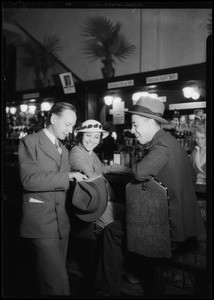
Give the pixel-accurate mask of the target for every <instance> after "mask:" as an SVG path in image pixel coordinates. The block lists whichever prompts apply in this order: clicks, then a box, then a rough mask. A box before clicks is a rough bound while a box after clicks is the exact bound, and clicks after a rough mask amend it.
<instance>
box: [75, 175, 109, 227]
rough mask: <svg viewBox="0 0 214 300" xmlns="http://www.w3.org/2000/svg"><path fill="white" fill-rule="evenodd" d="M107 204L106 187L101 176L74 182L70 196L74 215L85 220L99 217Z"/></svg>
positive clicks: (89, 220)
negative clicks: (91, 179)
mask: <svg viewBox="0 0 214 300" xmlns="http://www.w3.org/2000/svg"><path fill="white" fill-rule="evenodd" d="M107 204H108V189H107V185H106V181H105V179H103V178H97V179H95V180H93V181H88V182H87V181H79V182H77V183H76V186H75V189H74V193H73V196H72V205H73V210H74V213H75V214H76V216H77V217H78V218H79V219H81V220H82V221H85V222H93V221H95V220H97V219H98V218H100V217H101V216H102V214H103V213H104V211H105V209H106V207H107Z"/></svg>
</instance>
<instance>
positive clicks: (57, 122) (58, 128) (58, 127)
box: [51, 109, 77, 140]
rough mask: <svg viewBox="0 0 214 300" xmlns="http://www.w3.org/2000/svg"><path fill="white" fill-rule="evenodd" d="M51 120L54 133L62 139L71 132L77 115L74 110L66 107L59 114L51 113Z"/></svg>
mask: <svg viewBox="0 0 214 300" xmlns="http://www.w3.org/2000/svg"><path fill="white" fill-rule="evenodd" d="M51 120H52V130H53V133H54V135H55V136H56V137H57V138H58V139H60V140H64V139H65V138H66V137H67V136H68V134H69V133H72V132H73V127H74V125H75V124H76V121H77V116H76V113H75V112H74V111H72V110H70V109H66V110H64V111H63V112H62V114H61V116H58V115H55V114H53V115H52V117H51Z"/></svg>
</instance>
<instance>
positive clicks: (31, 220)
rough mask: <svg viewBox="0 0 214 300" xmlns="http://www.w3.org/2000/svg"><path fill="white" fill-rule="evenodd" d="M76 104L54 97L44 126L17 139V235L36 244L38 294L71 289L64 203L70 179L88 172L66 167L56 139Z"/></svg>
mask: <svg viewBox="0 0 214 300" xmlns="http://www.w3.org/2000/svg"><path fill="white" fill-rule="evenodd" d="M76 119H77V117H76V109H75V107H74V106H73V105H72V104H70V103H66V102H57V103H55V104H54V105H53V106H52V108H51V110H50V112H49V118H48V126H47V128H44V129H42V130H41V131H39V132H37V133H33V134H30V135H27V136H26V137H24V138H23V139H21V140H20V143H19V149H18V159H19V168H20V177H21V182H22V185H23V216H22V221H21V226H20V235H21V237H24V238H29V239H30V240H31V241H32V243H33V245H34V248H35V253H36V263H37V271H38V277H39V283H40V289H41V295H69V294H70V291H69V280H68V275H67V271H66V255H67V246H68V237H69V232H70V224H69V219H68V215H67V212H66V209H65V202H66V192H67V190H68V189H69V182H70V181H81V180H84V179H86V178H87V176H86V175H83V174H81V173H79V172H70V168H69V163H68V150H67V149H66V148H65V146H64V145H62V144H61V143H60V142H59V140H64V139H65V138H66V136H67V135H68V134H69V133H71V132H72V130H73V126H74V125H75V123H76Z"/></svg>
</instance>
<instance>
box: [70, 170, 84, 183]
mask: <svg viewBox="0 0 214 300" xmlns="http://www.w3.org/2000/svg"><path fill="white" fill-rule="evenodd" d="M87 178H88V176H86V175H85V174H82V173H80V172H70V173H69V180H70V181H75V182H77V181H82V180H85V179H87Z"/></svg>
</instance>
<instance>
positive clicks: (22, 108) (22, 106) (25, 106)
mask: <svg viewBox="0 0 214 300" xmlns="http://www.w3.org/2000/svg"><path fill="white" fill-rule="evenodd" d="M20 109H21V112H23V113H25V112H26V111H27V110H28V105H27V104H21V105H20Z"/></svg>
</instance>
